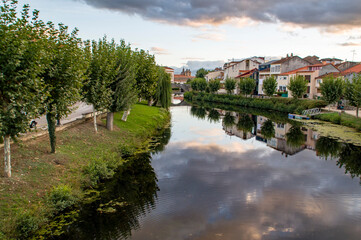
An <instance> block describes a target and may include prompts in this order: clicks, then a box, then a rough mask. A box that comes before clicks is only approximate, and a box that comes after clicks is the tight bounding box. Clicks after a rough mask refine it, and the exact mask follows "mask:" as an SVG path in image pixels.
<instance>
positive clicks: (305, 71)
mask: <svg viewBox="0 0 361 240" xmlns="http://www.w3.org/2000/svg"><path fill="white" fill-rule="evenodd" d="M339 72H340V71H339V70H338V69H337V68H336V67H335V66H334V65H333V64H326V65H323V64H315V65H309V66H305V67H301V68H298V69H295V70H292V71H289V72H286V73H282V74H280V75H279V76H278V77H277V90H278V91H279V92H288V97H292V92H290V91H289V90H288V89H287V86H288V84H289V83H290V80H291V78H293V77H296V76H303V77H304V78H305V79H306V80H307V81H308V84H307V92H306V96H305V97H307V98H310V99H315V98H319V97H320V96H321V92H320V90H319V82H317V78H318V77H319V76H321V75H325V74H329V73H339Z"/></svg>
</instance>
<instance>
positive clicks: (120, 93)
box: [107, 40, 137, 131]
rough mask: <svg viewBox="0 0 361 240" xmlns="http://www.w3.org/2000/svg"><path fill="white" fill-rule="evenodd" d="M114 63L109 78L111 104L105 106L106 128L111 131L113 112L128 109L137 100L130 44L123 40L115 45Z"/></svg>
mask: <svg viewBox="0 0 361 240" xmlns="http://www.w3.org/2000/svg"><path fill="white" fill-rule="evenodd" d="M115 56H116V64H115V65H114V73H115V74H114V75H112V79H111V80H110V85H109V87H110V89H111V90H112V96H111V97H112V100H111V104H110V105H109V106H108V107H107V109H108V111H109V112H108V114H107V129H108V130H110V131H112V130H113V125H114V113H115V112H119V111H128V109H129V108H130V106H131V105H133V104H134V103H135V102H136V100H137V91H136V89H135V84H136V79H135V76H136V73H137V71H136V59H137V56H134V53H133V51H132V50H131V48H130V45H127V44H126V43H125V41H124V40H121V41H120V44H119V45H117V47H116V51H115Z"/></svg>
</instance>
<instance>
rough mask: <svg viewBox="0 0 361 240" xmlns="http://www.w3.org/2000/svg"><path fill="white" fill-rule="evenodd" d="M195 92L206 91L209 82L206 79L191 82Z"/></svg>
mask: <svg viewBox="0 0 361 240" xmlns="http://www.w3.org/2000/svg"><path fill="white" fill-rule="evenodd" d="M191 87H192V89H193V90H194V91H201V92H203V91H205V90H206V89H207V81H206V80H205V79H204V78H194V79H193V80H192V82H191Z"/></svg>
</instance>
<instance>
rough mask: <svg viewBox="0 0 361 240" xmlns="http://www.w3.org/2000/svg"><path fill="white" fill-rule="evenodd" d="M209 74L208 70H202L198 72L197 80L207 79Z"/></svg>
mask: <svg viewBox="0 0 361 240" xmlns="http://www.w3.org/2000/svg"><path fill="white" fill-rule="evenodd" d="M208 72H209V71H208V70H206V69H204V68H200V69H198V70H197V72H196V78H205V77H206V75H207V74H208Z"/></svg>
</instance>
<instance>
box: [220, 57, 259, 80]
mask: <svg viewBox="0 0 361 240" xmlns="http://www.w3.org/2000/svg"><path fill="white" fill-rule="evenodd" d="M262 63H264V58H262V57H251V58H246V59H243V60H240V61H232V62H229V63H226V64H225V65H224V77H223V80H225V79H227V78H236V77H237V76H239V75H240V74H242V73H245V72H247V71H249V70H252V69H254V68H257V69H258V66H259V65H260V64H262Z"/></svg>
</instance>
